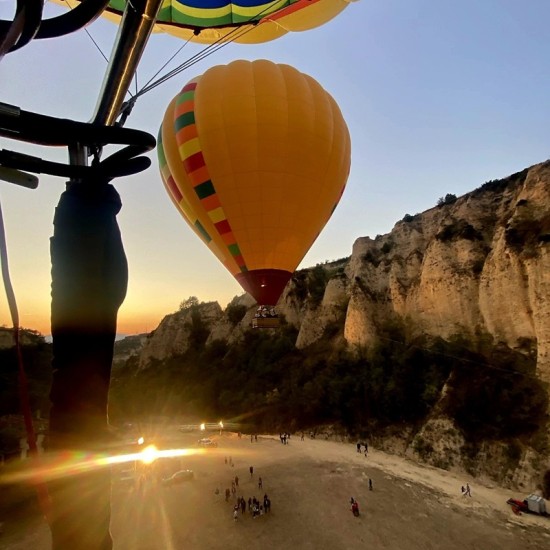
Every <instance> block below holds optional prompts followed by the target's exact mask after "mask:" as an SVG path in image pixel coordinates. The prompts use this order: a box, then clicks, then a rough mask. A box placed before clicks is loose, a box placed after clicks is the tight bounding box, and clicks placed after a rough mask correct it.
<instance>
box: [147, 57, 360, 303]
mask: <svg viewBox="0 0 550 550" xmlns="http://www.w3.org/2000/svg"><path fill="white" fill-rule="evenodd" d="M158 151H159V164H160V170H161V174H162V178H163V181H164V183H165V187H166V189H167V190H168V193H169V195H170V197H171V198H172V200H173V202H174V204H175V205H176V206H177V207H178V209H179V210H180V212H181V213H182V215H183V217H184V218H185V220H186V221H187V222H188V224H189V225H190V226H191V228H192V229H193V230H194V231H195V233H197V235H198V236H199V237H200V238H201V239H202V240H203V241H204V242H205V243H206V244H207V245H208V247H209V248H210V249H211V250H212V252H213V253H214V254H215V255H216V256H217V257H218V258H219V260H220V261H221V262H222V263H223V264H224V265H225V267H226V268H227V269H228V270H229V271H230V272H231V274H232V275H233V276H234V277H235V278H236V279H237V281H238V282H239V283H240V284H241V286H242V287H243V288H244V289H245V290H246V291H248V292H249V293H250V294H251V295H252V296H253V297H254V298H255V299H256V301H257V302H258V303H259V304H262V305H275V304H276V303H277V300H278V299H279V297H280V295H281V293H282V291H283V289H284V287H285V285H286V284H287V282H288V281H289V279H290V277H291V276H292V273H293V272H294V270H295V269H296V267H297V266H298V264H299V263H300V261H301V260H302V258H303V257H304V255H305V254H306V252H307V251H308V249H309V248H310V247H311V245H312V244H313V242H314V241H315V239H316V238H317V236H318V235H319V232H320V231H321V229H322V228H323V227H324V225H325V224H326V223H327V221H328V219H329V218H330V216H331V214H332V212H333V210H334V208H335V207H336V205H337V204H338V201H339V200H340V197H341V195H342V192H343V191H344V187H345V185H346V181H347V178H348V174H349V169H350V162H351V143H350V136H349V132H348V128H347V126H346V123H345V121H344V119H343V117H342V114H341V112H340V109H339V108H338V105H337V104H336V102H335V101H334V99H333V98H332V97H331V96H330V95H329V94H328V93H327V92H326V91H325V90H324V89H323V88H322V87H321V86H320V84H319V83H318V82H316V81H315V80H314V79H313V78H311V77H310V76H308V75H305V74H303V73H301V72H299V71H298V70H296V69H294V68H293V67H290V66H289V65H280V64H275V63H272V62H270V61H266V60H259V61H253V62H250V61H234V62H232V63H230V64H229V65H220V66H216V67H212V68H211V69H209V70H207V71H206V72H205V73H204V74H203V75H201V76H199V77H198V78H195V79H193V80H191V81H190V82H189V83H188V84H187V85H186V86H184V88H183V89H182V91H181V92H180V93H179V94H178V95H177V96H176V97H175V98H174V99H173V100H172V102H171V103H170V104H169V106H168V108H167V110H166V113H165V115H164V119H163V122H162V126H161V129H160V132H159V146H158Z"/></svg>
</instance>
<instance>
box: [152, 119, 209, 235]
mask: <svg viewBox="0 0 550 550" xmlns="http://www.w3.org/2000/svg"><path fill="white" fill-rule="evenodd" d="M157 149H158V159H159V168H160V173H161V176H162V179H163V181H164V185H165V187H166V188H167V190H168V192H169V193H170V195H171V196H172V199H173V200H174V202H175V203H176V204H177V205H178V206H179V207H180V210H181V212H182V213H183V215H184V216H185V217H186V218H187V220H188V222H189V223H190V225H192V226H193V227H194V228H195V230H196V233H197V234H198V235H199V236H200V237H201V238H202V240H203V241H204V242H205V243H206V244H208V245H209V244H210V243H211V242H212V237H211V236H210V235H209V234H208V231H206V229H205V228H204V227H203V225H202V224H201V222H200V221H199V220H198V218H197V217H196V215H194V213H193V211H192V209H191V206H190V204H189V203H188V202H187V200H186V199H185V198H184V197H183V195H182V194H181V191H180V189H179V187H178V186H177V184H176V182H175V181H174V177H173V176H172V174H171V172H170V167H169V166H168V162H167V160H166V155H165V153H164V147H163V145H162V128H161V130H160V131H159V133H158V139H157Z"/></svg>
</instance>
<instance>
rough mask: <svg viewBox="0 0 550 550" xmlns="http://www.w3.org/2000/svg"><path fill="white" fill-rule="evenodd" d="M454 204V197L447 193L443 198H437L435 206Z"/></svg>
mask: <svg viewBox="0 0 550 550" xmlns="http://www.w3.org/2000/svg"><path fill="white" fill-rule="evenodd" d="M455 202H456V195H453V194H452V193H447V194H446V195H445V196H444V197H439V199H438V200H437V206H439V207H441V206H445V205H447V204H453V203H455Z"/></svg>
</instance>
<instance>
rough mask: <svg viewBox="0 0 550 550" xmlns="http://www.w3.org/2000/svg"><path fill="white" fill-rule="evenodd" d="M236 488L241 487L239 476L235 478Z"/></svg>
mask: <svg viewBox="0 0 550 550" xmlns="http://www.w3.org/2000/svg"><path fill="white" fill-rule="evenodd" d="M235 486H236V487H238V486H239V476H235Z"/></svg>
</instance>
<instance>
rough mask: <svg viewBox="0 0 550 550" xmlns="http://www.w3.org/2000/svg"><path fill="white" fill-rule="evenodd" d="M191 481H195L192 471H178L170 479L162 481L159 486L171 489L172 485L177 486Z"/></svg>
mask: <svg viewBox="0 0 550 550" xmlns="http://www.w3.org/2000/svg"><path fill="white" fill-rule="evenodd" d="M193 479H195V474H194V473H193V470H178V471H177V472H175V473H173V474H172V475H171V476H170V477H167V478H165V479H163V480H162V481H161V484H162V485H163V486H164V487H171V486H172V485H179V484H180V483H185V482H186V481H193Z"/></svg>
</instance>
